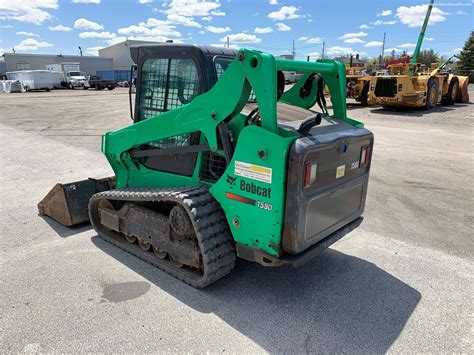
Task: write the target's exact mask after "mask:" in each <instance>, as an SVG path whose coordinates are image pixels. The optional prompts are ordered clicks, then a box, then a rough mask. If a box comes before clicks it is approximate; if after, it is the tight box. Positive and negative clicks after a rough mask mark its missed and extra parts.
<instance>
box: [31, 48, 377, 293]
mask: <svg viewBox="0 0 474 355" xmlns="http://www.w3.org/2000/svg"><path fill="white" fill-rule="evenodd" d="M131 56H132V58H133V60H134V62H135V63H136V68H138V72H137V79H136V97H135V105H134V108H133V110H132V100H131V98H132V97H131V94H130V108H131V111H133V115H132V117H133V119H134V123H133V124H132V125H130V126H128V127H125V128H122V129H119V130H117V131H114V132H108V133H106V134H105V135H103V137H102V151H103V153H104V154H105V156H106V158H107V160H108V161H109V163H110V165H111V166H112V168H113V170H114V172H115V179H114V178H108V179H102V180H93V179H89V180H85V181H82V182H76V183H72V184H65V185H60V184H58V185H57V186H55V188H53V190H51V192H50V193H49V194H48V195H47V196H46V197H45V198H44V199H43V200H42V201H41V202H40V203H39V205H38V207H39V210H40V214H46V215H49V216H50V217H52V218H54V219H56V220H57V221H59V222H60V223H63V224H64V225H73V224H76V223H79V222H84V221H86V220H88V219H90V222H91V223H92V225H93V227H94V229H95V230H96V231H97V233H98V235H99V236H100V237H102V238H103V239H105V240H106V241H108V242H110V243H112V244H114V245H116V246H118V247H120V248H121V249H123V250H125V251H127V252H129V253H131V254H133V255H135V256H137V257H139V258H141V259H142V260H144V261H147V262H149V263H150V264H152V265H154V266H156V267H158V268H160V269H162V270H164V271H166V272H168V273H169V274H171V275H173V276H174V277H176V278H178V279H180V280H182V281H184V282H186V283H188V284H190V285H192V286H194V287H197V288H202V287H205V286H207V285H209V284H210V283H212V282H214V281H216V280H218V279H220V278H221V277H223V276H225V275H226V274H228V273H229V272H230V271H231V270H232V269H233V267H234V263H235V259H236V256H239V257H241V258H244V259H247V260H251V261H255V262H258V263H260V264H262V265H264V266H279V265H282V264H292V265H294V266H299V265H302V264H304V263H305V262H306V261H308V260H310V259H312V258H314V257H315V256H317V255H319V254H320V253H321V252H322V251H323V250H324V249H326V248H327V247H329V246H330V245H331V244H332V243H334V242H335V241H337V240H338V239H340V238H341V237H343V236H344V235H345V234H347V233H349V232H350V231H352V230H353V229H354V228H356V227H358V226H359V225H360V223H361V221H362V217H361V215H362V213H363V210H364V206H365V199H366V193H367V185H368V179H369V170H370V162H371V152H372V147H373V135H372V133H371V132H370V131H368V130H367V129H365V128H363V124H362V123H360V122H357V121H355V120H352V119H350V118H348V117H347V116H346V97H345V94H346V85H345V70H344V66H343V65H342V64H341V63H338V62H335V61H331V60H321V61H318V62H303V61H296V60H284V59H278V58H274V57H273V56H272V55H270V54H266V53H262V52H259V51H251V50H245V49H242V50H240V51H238V52H236V51H233V50H230V49H219V48H207V47H202V46H195V45H182V44H158V45H142V46H137V47H132V48H131ZM283 71H294V72H299V73H303V75H302V77H301V78H300V79H299V81H298V82H296V83H295V85H293V86H292V87H291V88H287V89H286V88H285V80H284V75H283ZM324 85H327V86H328V88H329V90H330V91H331V102H332V111H333V112H332V115H329V113H328V109H327V107H326V102H325V99H324V93H323V87H324ZM316 104H317V105H319V111H321V112H317V111H315V110H311V108H312V107H313V106H315V105H316ZM315 107H316V106H315Z"/></svg>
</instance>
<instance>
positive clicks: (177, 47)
mask: <svg viewBox="0 0 474 355" xmlns="http://www.w3.org/2000/svg"><path fill="white" fill-rule="evenodd" d="M141 51H147V52H151V53H158V52H160V53H167V54H171V53H173V52H182V51H189V52H194V53H196V52H199V53H200V54H201V55H210V56H215V55H224V56H229V57H235V56H237V50H234V49H229V48H221V47H211V46H203V45H199V44H182V43H157V44H140V45H134V46H130V55H131V57H132V59H133V61H134V62H135V63H136V64H138V54H139V52H141Z"/></svg>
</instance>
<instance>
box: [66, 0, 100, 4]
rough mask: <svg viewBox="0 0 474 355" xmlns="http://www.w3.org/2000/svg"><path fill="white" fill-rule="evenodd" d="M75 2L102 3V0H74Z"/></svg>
mask: <svg viewBox="0 0 474 355" xmlns="http://www.w3.org/2000/svg"><path fill="white" fill-rule="evenodd" d="M72 2H73V3H75V4H100V0H72Z"/></svg>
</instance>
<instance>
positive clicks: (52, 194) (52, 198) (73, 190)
mask: <svg viewBox="0 0 474 355" xmlns="http://www.w3.org/2000/svg"><path fill="white" fill-rule="evenodd" d="M114 188H115V177H108V178H104V179H92V178H89V179H87V180H82V181H76V182H72V183H69V184H56V185H55V186H54V187H53V188H52V189H51V191H49V192H48V194H47V195H46V196H45V197H44V198H43V199H42V200H41V201H40V203H38V211H39V214H40V215H47V216H49V217H51V218H52V219H54V220H55V221H57V222H59V223H61V224H62V225H63V226H67V227H70V226H73V225H75V224H79V223H84V222H87V221H89V211H88V206H89V199H90V198H91V197H92V195H94V194H95V193H97V192H102V191H107V190H112V189H114Z"/></svg>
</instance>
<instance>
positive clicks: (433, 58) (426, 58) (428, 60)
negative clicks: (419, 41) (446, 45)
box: [416, 49, 439, 68]
mask: <svg viewBox="0 0 474 355" xmlns="http://www.w3.org/2000/svg"><path fill="white" fill-rule="evenodd" d="M416 62H417V63H421V64H424V65H425V66H426V67H427V68H429V67H430V66H431V64H432V63H438V62H439V55H438V53H436V52H435V51H434V50H432V49H429V50H424V51H420V54H418V60H417V61H416Z"/></svg>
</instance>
